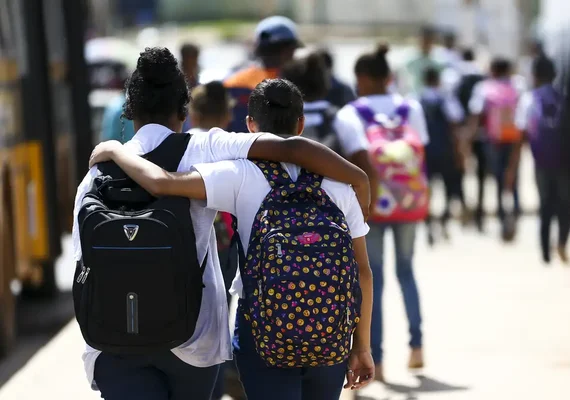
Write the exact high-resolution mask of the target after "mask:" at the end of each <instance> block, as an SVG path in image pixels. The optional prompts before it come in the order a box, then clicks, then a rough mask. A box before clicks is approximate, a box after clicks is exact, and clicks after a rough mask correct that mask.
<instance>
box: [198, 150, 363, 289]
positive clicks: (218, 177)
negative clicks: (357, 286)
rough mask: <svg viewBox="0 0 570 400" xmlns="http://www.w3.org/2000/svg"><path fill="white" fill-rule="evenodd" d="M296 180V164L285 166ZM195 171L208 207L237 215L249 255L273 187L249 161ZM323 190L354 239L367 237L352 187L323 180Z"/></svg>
mask: <svg viewBox="0 0 570 400" xmlns="http://www.w3.org/2000/svg"><path fill="white" fill-rule="evenodd" d="M282 165H283V168H285V170H286V171H287V172H288V173H289V175H290V176H291V178H292V179H293V180H297V177H298V176H299V172H300V168H299V167H297V166H296V165H292V164H282ZM194 168H195V169H196V170H197V171H198V172H199V173H200V175H202V178H203V179H204V184H205V186H206V195H207V207H208V208H210V209H212V210H216V211H224V212H227V213H230V214H232V215H235V216H236V217H237V219H238V231H239V232H240V239H241V242H242V244H243V247H244V251H246V252H247V246H248V244H249V238H250V234H251V227H252V225H253V222H254V219H255V216H256V215H257V212H258V211H259V207H260V206H261V203H262V202H263V200H264V199H265V197H266V196H267V194H268V193H269V192H270V190H271V187H270V186H269V183H268V182H267V180H266V179H265V176H264V175H263V172H261V170H260V169H259V168H258V167H257V166H256V165H255V164H254V163H252V162H250V161H248V160H237V161H222V162H219V163H215V164H198V165H194ZM321 187H322V188H323V190H325V191H326V192H327V194H328V195H329V197H330V198H331V200H332V201H333V202H334V203H335V204H336V205H337V206H338V208H340V210H341V211H342V212H343V213H344V215H345V217H346V222H347V224H348V227H349V228H350V231H351V234H352V237H353V238H359V237H362V236H365V235H366V234H367V233H368V230H369V228H368V225H367V224H366V223H365V222H364V217H363V216H362V211H361V210H360V206H359V204H358V200H357V198H356V194H355V193H354V191H353V190H352V188H351V187H350V186H349V185H346V184H344V183H339V182H336V181H332V180H329V179H323V182H322V186H321ZM242 292H243V285H242V282H241V276H240V274H239V271H238V273H237V274H236V277H235V279H234V281H233V284H232V287H231V289H230V293H231V294H233V295H238V296H241V295H242V294H243V293H242Z"/></svg>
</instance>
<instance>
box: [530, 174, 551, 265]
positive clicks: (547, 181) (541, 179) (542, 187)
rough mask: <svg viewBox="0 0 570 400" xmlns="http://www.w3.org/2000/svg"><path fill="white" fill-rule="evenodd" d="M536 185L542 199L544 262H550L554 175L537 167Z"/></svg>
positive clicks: (541, 221) (541, 238)
mask: <svg viewBox="0 0 570 400" xmlns="http://www.w3.org/2000/svg"><path fill="white" fill-rule="evenodd" d="M535 174H536V186H537V189H538V197H539V199H540V248H541V251H542V259H543V260H544V262H546V263H549V262H550V225H551V221H552V217H553V214H554V207H555V203H554V201H555V197H554V196H555V195H556V193H555V192H553V184H552V177H551V176H549V174H548V172H546V171H543V170H541V169H538V168H537V169H536V171H535Z"/></svg>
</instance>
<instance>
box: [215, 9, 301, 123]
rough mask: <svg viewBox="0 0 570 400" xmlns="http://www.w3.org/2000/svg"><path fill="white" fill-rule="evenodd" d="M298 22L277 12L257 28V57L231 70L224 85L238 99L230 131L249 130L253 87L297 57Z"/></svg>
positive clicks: (271, 77)
mask: <svg viewBox="0 0 570 400" xmlns="http://www.w3.org/2000/svg"><path fill="white" fill-rule="evenodd" d="M302 46H303V44H302V43H301V41H300V40H299V35H298V32H297V26H296V24H295V23H294V22H293V21H291V20H290V19H289V18H286V17H281V16H273V17H269V18H266V19H264V20H262V21H261V22H260V23H259V24H258V25H257V27H256V29H255V57H256V60H255V61H253V62H251V63H248V64H246V65H245V66H244V67H243V68H241V69H239V70H237V71H236V72H234V73H233V74H231V75H230V76H229V77H228V78H226V80H225V81H224V86H225V87H226V88H227V89H228V91H229V93H230V95H231V96H232V97H233V98H234V100H235V107H234V110H233V118H232V122H231V123H230V126H229V127H228V130H229V131H233V132H247V126H246V124H245V118H246V116H247V103H248V100H249V95H250V94H251V92H252V91H253V89H254V88H255V87H256V86H257V85H258V84H259V83H260V82H262V81H263V80H264V79H274V78H277V77H278V76H279V72H280V69H281V67H282V66H283V65H284V64H286V63H287V62H288V61H291V60H292V59H293V56H294V54H295V50H296V49H297V48H299V47H302Z"/></svg>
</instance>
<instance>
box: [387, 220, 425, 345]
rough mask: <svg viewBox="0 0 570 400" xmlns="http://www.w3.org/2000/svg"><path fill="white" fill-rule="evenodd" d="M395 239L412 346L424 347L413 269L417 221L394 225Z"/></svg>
mask: <svg viewBox="0 0 570 400" xmlns="http://www.w3.org/2000/svg"><path fill="white" fill-rule="evenodd" d="M393 230H394V241H395V244H396V275H397V277H398V281H399V282H400V288H401V290H402V295H403V297H404V304H405V307H406V314H407V316H408V323H409V326H410V337H411V339H410V347H411V348H412V349H421V348H422V330H421V324H422V317H421V312H420V298H419V294H418V288H417V285H416V280H415V277H414V271H413V266H412V262H413V256H414V244H415V238H416V224H415V223H399V224H395V225H394V228H393Z"/></svg>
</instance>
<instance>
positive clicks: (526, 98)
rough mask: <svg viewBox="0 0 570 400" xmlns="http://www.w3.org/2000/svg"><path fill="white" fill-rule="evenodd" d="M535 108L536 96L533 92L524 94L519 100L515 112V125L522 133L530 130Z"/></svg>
mask: <svg viewBox="0 0 570 400" xmlns="http://www.w3.org/2000/svg"><path fill="white" fill-rule="evenodd" d="M533 106H534V96H533V94H532V92H526V93H524V94H523V95H522V96H521V98H520V99H519V103H518V105H517V110H516V112H515V125H516V127H517V129H519V130H520V131H526V130H527V129H528V125H529V121H530V117H531V115H532V114H531V113H532V109H533Z"/></svg>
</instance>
